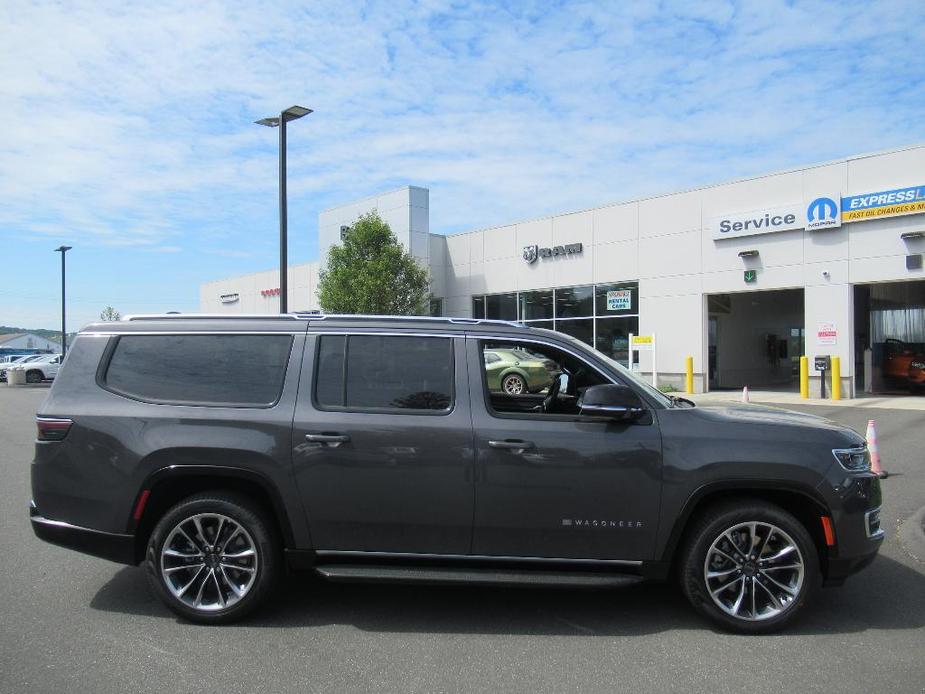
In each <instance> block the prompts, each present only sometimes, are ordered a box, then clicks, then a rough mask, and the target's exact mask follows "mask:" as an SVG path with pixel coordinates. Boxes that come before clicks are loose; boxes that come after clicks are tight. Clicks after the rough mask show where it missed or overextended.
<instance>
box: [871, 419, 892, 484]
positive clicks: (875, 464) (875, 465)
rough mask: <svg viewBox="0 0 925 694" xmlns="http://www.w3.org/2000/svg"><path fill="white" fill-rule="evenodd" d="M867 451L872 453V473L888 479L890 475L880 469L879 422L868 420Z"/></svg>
mask: <svg viewBox="0 0 925 694" xmlns="http://www.w3.org/2000/svg"><path fill="white" fill-rule="evenodd" d="M867 450H868V451H869V452H870V471H871V472H872V473H874V474H875V475H877V476H878V477H880V478H881V479H886V478H887V477H889V473H888V472H885V471H884V470H883V468H882V467H880V451H879V450H877V422H876V421H875V420H873V419H869V420H867Z"/></svg>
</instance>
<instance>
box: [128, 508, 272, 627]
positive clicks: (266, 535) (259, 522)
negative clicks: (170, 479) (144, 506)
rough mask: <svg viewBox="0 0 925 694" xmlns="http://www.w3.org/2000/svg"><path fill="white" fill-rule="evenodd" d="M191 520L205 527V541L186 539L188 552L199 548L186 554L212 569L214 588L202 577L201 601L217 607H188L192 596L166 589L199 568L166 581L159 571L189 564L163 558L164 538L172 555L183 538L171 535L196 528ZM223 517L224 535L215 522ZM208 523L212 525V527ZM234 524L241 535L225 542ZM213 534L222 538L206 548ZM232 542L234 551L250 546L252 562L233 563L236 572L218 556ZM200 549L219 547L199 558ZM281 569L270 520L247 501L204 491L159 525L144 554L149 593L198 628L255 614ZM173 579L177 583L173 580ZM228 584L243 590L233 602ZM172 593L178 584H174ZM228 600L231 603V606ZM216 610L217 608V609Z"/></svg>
mask: <svg viewBox="0 0 925 694" xmlns="http://www.w3.org/2000/svg"><path fill="white" fill-rule="evenodd" d="M194 517H195V518H196V519H198V520H199V522H200V526H199V527H202V528H203V532H204V534H205V536H206V541H207V542H205V543H203V542H200V540H201V537H200V536H198V535H194V537H195V538H196V543H195V544H194V543H193V542H192V538H191V537H189V535H187V539H188V540H189V542H188V543H187V545H188V546H189V547H190V548H192V547H196V548H197V549H188V550H187V551H190V552H193V553H196V552H198V556H202V557H203V560H202V562H203V568H204V569H205V570H206V572H208V571H210V570H213V569H214V572H215V576H214V579H213V580H214V583H213V582H212V581H209V578H211V577H209V576H208V573H206V576H205V577H203V583H204V584H205V583H208V585H207V586H205V588H204V590H203V591H202V597H203V602H204V601H205V599H206V597H211V598H212V599H214V602H215V604H214V605H212V606H208V605H203V606H202V607H196V606H194V605H191V604H189V603H188V601H189V600H190V599H191V595H190V594H184V595H183V599H181V598H180V597H177V596H176V595H175V594H174V593H173V592H172V590H171V588H170V587H169V586H168V580H174V581H176V582H177V584H179V583H181V582H185V580H186V579H187V578H190V577H191V576H193V572H194V570H195V566H198V564H192V563H191V568H190V569H188V570H187V569H185V568H184V569H180V570H179V572H178V573H171V574H170V577H171V578H170V579H168V578H167V577H166V574H165V571H162V569H169V568H172V567H169V566H167V563H168V562H180V561H187V560H186V559H183V560H180V559H176V558H175V557H173V556H170V557H168V556H166V555H163V554H162V553H163V550H164V543H165V541H167V540H168V539H170V540H171V543H172V544H171V547H170V548H168V549H171V550H173V549H174V543H175V542H177V541H179V542H183V541H184V540H183V534H184V533H183V532H174V531H175V529H177V528H178V527H179V528H180V529H181V531H182V530H183V528H189V527H190V526H189V524H190V523H193V524H194V525H193V528H195V527H197V526H196V525H195V521H194V520H193V519H194ZM221 517H224V518H225V519H226V521H224V522H225V523H226V525H225V527H226V528H228V529H227V530H222V525H219V518H221ZM210 522H211V523H212V525H211V527H210ZM232 522H233V523H236V524H237V525H238V526H240V528H242V529H243V531H244V532H243V534H241V533H239V534H238V536H237V537H229V534H228V533H229V532H230V531H231V529H233V528H234V526H233V524H232ZM216 526H217V528H216ZM216 530H217V532H218V534H219V535H221V537H219V538H218V539H217V540H214V539H212V540H211V541H212V542H215V544H214V545H209V544H208V542H209V541H210V533H211V532H213V531H216ZM192 534H193V532H192V531H191V532H190V535H192ZM212 537H214V536H212ZM222 538H224V540H223V539H222ZM222 541H225V542H228V543H229V544H228V545H227V546H226V547H224V548H222V547H221V544H220V543H221V542H222ZM233 543H234V544H235V547H234V548H232V551H237V550H240V548H241V547H245V548H246V547H248V546H250V545H252V546H253V550H254V552H253V555H252V556H253V559H251V556H248V557H247V558H246V559H236V560H234V561H235V563H237V564H239V565H240V569H238V568H232V566H233V565H232V564H227V563H224V562H225V561H228V562H231V561H232V560H231V559H228V558H227V557H226V556H220V552H221V550H222V549H224V550H226V551H227V550H228V549H229V548H231V545H232V544H233ZM200 545H203V546H205V547H208V548H209V549H211V550H215V549H216V548H217V550H218V552H207V553H203V552H202V551H201V549H199V546H200ZM191 556H192V555H191ZM188 561H190V562H194V561H198V559H189V560H188ZM207 561H208V562H214V563H216V564H217V566H213V567H212V568H210V566H211V564H206V563H205V562H207ZM226 567H227V571H225V572H223V574H219V573H218V572H222V571H223V568H226ZM251 567H253V572H252V573H251V572H249V569H250V568H251ZM281 567H282V557H281V547H280V542H279V540H278V539H277V533H276V532H275V527H274V525H273V523H272V522H271V520H270V519H269V518H268V517H267V515H266V513H264V511H263V510H262V509H261V508H260V507H259V506H258V505H256V504H255V503H253V501H251V500H250V499H249V498H248V497H246V496H244V495H242V494H237V493H235V492H229V491H214V492H205V493H201V494H196V495H194V496H191V497H189V498H187V499H184V500H183V501H181V502H179V503H178V504H177V505H175V506H174V507H173V508H171V509H170V510H168V511H167V512H166V513H165V514H164V515H163V517H162V518H161V519H160V520H159V521H158V523H157V525H156V526H155V528H154V531H153V532H152V533H151V538H150V539H149V541H148V547H147V551H146V552H145V574H146V575H147V577H148V583H149V584H150V586H151V588H152V590H153V591H154V592H155V593H156V594H157V596H158V597H159V598H160V599H161V600H162V601H163V602H164V604H165V605H167V607H169V608H170V609H171V610H173V611H174V612H176V613H177V614H178V615H180V616H181V617H183V618H184V619H187V620H189V621H192V622H198V623H200V624H228V623H230V622H235V621H238V620H240V619H242V618H244V617H245V616H247V615H248V614H250V613H251V612H253V611H254V610H255V609H257V608H258V607H259V606H260V605H261V604H262V603H263V602H265V601H266V599H267V598H268V597H269V596H270V595H271V594H272V592H273V589H274V587H275V585H276V583H277V581H278V580H279V576H280V574H281ZM177 576H179V577H180V578H179V579H178V578H176V577H177ZM250 576H253V578H252V579H251V578H250ZM190 580H192V579H190ZM231 582H233V583H234V584H235V588H238V589H239V590H240V589H244V591H245V592H244V593H243V596H241V597H237V595H236V593H235V592H234V590H233V588H232V586H231V585H230V583H231ZM220 586H221V587H220ZM197 587H198V584H196V585H195V586H194V587H193V588H191V591H192V590H194V589H195V588H197ZM176 588H177V585H175V589H176ZM232 601H234V602H233V604H232ZM226 603H228V604H227V606H225V605H226ZM215 605H219V606H218V607H216V606H215Z"/></svg>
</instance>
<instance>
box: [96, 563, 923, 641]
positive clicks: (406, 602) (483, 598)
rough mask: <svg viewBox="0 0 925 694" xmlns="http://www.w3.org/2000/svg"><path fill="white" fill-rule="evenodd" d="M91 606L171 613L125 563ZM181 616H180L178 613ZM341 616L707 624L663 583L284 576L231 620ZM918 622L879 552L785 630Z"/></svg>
mask: <svg viewBox="0 0 925 694" xmlns="http://www.w3.org/2000/svg"><path fill="white" fill-rule="evenodd" d="M90 606H91V607H92V608H93V609H96V610H102V611H107V612H119V613H125V614H132V615H139V616H147V617H154V618H167V619H177V618H176V617H175V616H174V615H173V613H171V612H170V611H169V610H168V609H167V608H166V607H164V606H163V605H162V604H161V603H160V601H159V600H158V599H157V598H156V597H155V596H154V595H153V594H152V593H151V592H150V591H149V590H148V586H147V584H146V579H145V576H144V573H143V571H142V570H141V569H139V568H135V567H126V568H123V569H121V570H119V571H117V572H116V573H115V575H114V576H113V577H112V579H111V580H110V581H109V582H108V583H106V584H105V585H104V586H102V587H101V588H100V590H99V591H98V592H97V593H96V595H95V596H94V597H93V599H92V601H91V603H90ZM178 621H182V620H178ZM332 624H339V625H340V624H350V625H353V626H354V627H356V628H358V629H362V630H364V631H370V632H404V633H454V634H532V635H571V634H574V635H584V636H592V635H602V636H617V635H635V634H652V633H660V632H663V631H669V630H676V629H710V628H711V627H710V625H709V624H708V623H707V622H706V621H705V620H703V619H701V618H700V617H699V616H698V615H697V614H696V613H695V612H694V611H693V609H692V608H691V607H690V606H689V605H688V604H687V601H686V600H685V599H684V597H683V596H682V594H681V592H680V590H679V589H677V588H676V587H675V586H674V585H673V584H667V585H666V584H637V585H634V586H630V587H628V588H623V589H617V590H609V591H608V590H580V589H537V588H499V587H466V586H463V587H458V586H421V585H417V586H403V585H385V584H336V583H328V582H325V581H322V580H320V579H316V578H313V577H312V576H310V575H295V576H290V577H287V579H286V580H285V581H284V583H283V585H282V586H281V587H280V589H279V590H278V591H277V595H276V596H275V597H274V599H273V600H272V601H271V603H270V604H268V605H266V606H265V607H264V608H263V609H262V610H261V611H259V612H258V614H256V615H255V616H253V617H251V618H250V619H247V620H245V621H244V622H242V623H241V625H240V626H241V627H242V628H245V627H248V628H254V627H274V628H284V629H286V628H317V627H324V626H327V625H332ZM923 627H925V576H923V574H922V573H919V572H917V571H915V570H914V569H911V568H909V567H907V566H905V565H903V564H901V563H899V562H897V561H894V560H892V559H890V558H889V557H885V556H880V557H878V558H877V560H876V561H875V562H874V563H873V564H872V565H871V566H870V568H868V569H867V570H865V571H864V572H863V573H861V574H859V575H858V576H855V577H853V578H852V579H849V580H848V582H847V583H846V584H845V585H844V586H842V587H840V588H831V589H824V590H822V591H820V592H819V593H818V594H817V598H816V601H815V605H813V606H812V607H811V608H810V610H809V611H808V612H807V614H805V615H803V617H802V619H801V620H799V622H798V623H797V624H795V625H794V626H793V627H792V628H791V629H790V630H789V632H788V633H795V634H833V633H852V632H859V631H865V630H868V629H922V628H923Z"/></svg>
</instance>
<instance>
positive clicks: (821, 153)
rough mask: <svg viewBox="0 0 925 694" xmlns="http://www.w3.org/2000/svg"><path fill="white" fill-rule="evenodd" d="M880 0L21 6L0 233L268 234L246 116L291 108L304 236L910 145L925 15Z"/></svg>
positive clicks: (567, 202) (87, 239) (508, 213)
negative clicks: (427, 195) (328, 221)
mask: <svg viewBox="0 0 925 694" xmlns="http://www.w3.org/2000/svg"><path fill="white" fill-rule="evenodd" d="M889 10H890V11H889V12H886V11H884V12H878V13H876V18H874V17H872V13H871V10H870V7H869V6H868V5H866V4H859V3H842V4H837V5H833V4H829V3H826V4H817V3H799V4H796V5H794V4H792V3H787V2H778V1H774V2H771V1H768V2H749V3H731V2H723V1H717V2H697V3H691V2H679V3H669V4H668V5H667V6H666V7H661V8H659V7H656V6H655V5H649V4H646V3H619V4H609V3H564V4H555V5H547V4H545V3H540V4H538V5H536V6H533V7H531V6H528V5H521V4H516V3H515V4H511V5H493V4H490V3H470V4H468V5H466V6H464V7H460V6H459V5H454V4H452V3H449V2H430V3H419V4H414V3H404V2H388V3H373V4H372V5H371V6H367V5H366V4H354V3H350V2H338V3H311V4H309V5H306V6H300V5H295V4H289V3H277V4H274V5H269V6H259V7H258V6H256V5H231V4H229V3H221V2H206V3H188V2H178V1H167V2H161V3H156V4H121V3H120V4H111V5H109V6H108V7H107V6H104V5H103V4H101V3H97V2H86V3H76V4H47V3H44V4H31V3H24V2H7V3H4V4H3V5H2V7H0V23H2V24H0V25H2V26H4V41H3V42H2V44H0V63H2V64H3V65H4V70H3V75H2V77H0V133H2V135H0V138H2V140H0V228H4V229H8V230H13V229H15V230H16V233H19V234H31V235H34V236H55V235H56V234H57V233H60V230H61V229H62V228H66V229H67V230H68V233H70V234H73V235H75V236H76V237H77V239H78V240H80V241H82V242H84V243H91V244H94V243H97V244H104V245H110V246H116V247H138V248H142V249H148V250H158V249H159V252H167V251H165V250H164V249H171V250H174V251H179V248H180V246H179V245H178V244H180V243H182V244H183V248H189V247H193V248H195V247H196V244H199V248H200V250H206V249H208V248H210V247H212V246H213V245H214V244H216V243H218V242H219V241H221V242H222V245H223V246H224V247H225V249H224V250H223V254H224V257H228V258H231V255H229V254H233V253H234V252H235V248H234V246H235V245H236V244H242V243H245V240H247V242H248V243H250V242H251V240H252V239H254V238H258V239H260V240H258V241H253V243H256V244H263V246H261V247H262V248H266V249H270V248H271V245H272V242H273V239H272V231H273V228H274V225H275V211H276V208H275V196H274V190H275V182H276V151H275V131H271V130H267V129H262V128H259V127H257V126H255V125H252V123H251V121H252V120H254V119H255V118H257V117H260V116H263V115H270V114H271V113H272V112H274V111H275V110H277V109H279V108H280V107H284V106H288V105H289V104H290V103H304V104H305V105H307V106H311V107H313V108H315V109H316V113H315V114H313V115H311V116H309V117H308V118H307V119H305V120H303V121H300V122H299V123H296V124H293V125H292V126H291V132H290V193H291V196H292V197H291V210H292V211H293V214H302V215H303V216H302V217H299V218H293V219H291V222H290V224H291V226H292V227H293V228H305V227H306V226H307V227H313V226H314V224H315V219H314V217H315V214H316V213H317V210H318V209H321V208H323V207H325V206H327V205H329V204H333V203H335V202H338V201H343V200H347V199H350V198H352V197H354V196H358V195H365V194H369V193H372V192H375V191H377V190H380V189H383V188H386V187H389V186H392V185H396V184H402V183H415V184H419V185H424V186H428V187H430V188H431V189H432V193H433V201H434V202H433V205H432V217H433V218H432V228H433V229H434V230H456V229H460V228H466V227H481V226H487V225H491V224H497V223H503V222H505V221H509V220H512V219H517V218H523V217H528V216H535V215H537V214H541V213H544V212H551V211H557V210H567V209H572V208H580V207H585V206H589V205H594V204H600V203H603V202H608V201H613V200H618V199H624V198H627V197H631V196H635V195H641V194H648V193H654V192H661V191H667V190H671V189H675V188H679V187H687V186H690V185H693V184H696V183H706V182H712V181H718V180H723V179H727V178H733V177H736V176H739V175H743V174H748V173H760V172H763V171H767V170H771V169H774V168H777V167H783V166H789V165H794V164H798V163H807V162H812V161H816V160H820V159H827V158H830V157H833V156H838V155H842V154H848V153H854V152H858V151H864V150H868V149H879V148H882V147H887V146H893V145H897V144H901V143H904V142H909V141H914V140H919V139H922V138H921V127H920V125H919V122H920V116H921V111H922V106H923V98H922V96H921V89H920V87H921V84H922V81H923V77H925V53H923V51H922V50H921V47H920V43H919V42H918V36H919V35H920V34H921V29H922V19H923V10H925V8H923V6H922V5H921V3H917V2H905V3H903V2H895V3H891V4H890V6H889ZM915 85H918V87H919V88H915ZM904 87H905V88H904ZM258 231H259V233H256V232H258ZM3 233H10V232H6V231H5V232H3ZM177 255H183V254H181V253H179V252H178V253H177ZM215 255H218V256H219V257H223V256H222V254H217V253H216V254H215Z"/></svg>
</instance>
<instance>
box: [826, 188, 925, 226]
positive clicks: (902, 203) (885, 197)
mask: <svg viewBox="0 0 925 694" xmlns="http://www.w3.org/2000/svg"><path fill="white" fill-rule="evenodd" d="M920 212H925V186H914V187H912V188H897V189H896V190H884V191H881V192H879V193H864V194H863V195H852V196H851V197H848V198H842V199H841V220H842V221H843V222H861V221H864V220H865V219H877V218H878V217H898V216H900V215H905V214H918V213H920Z"/></svg>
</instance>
